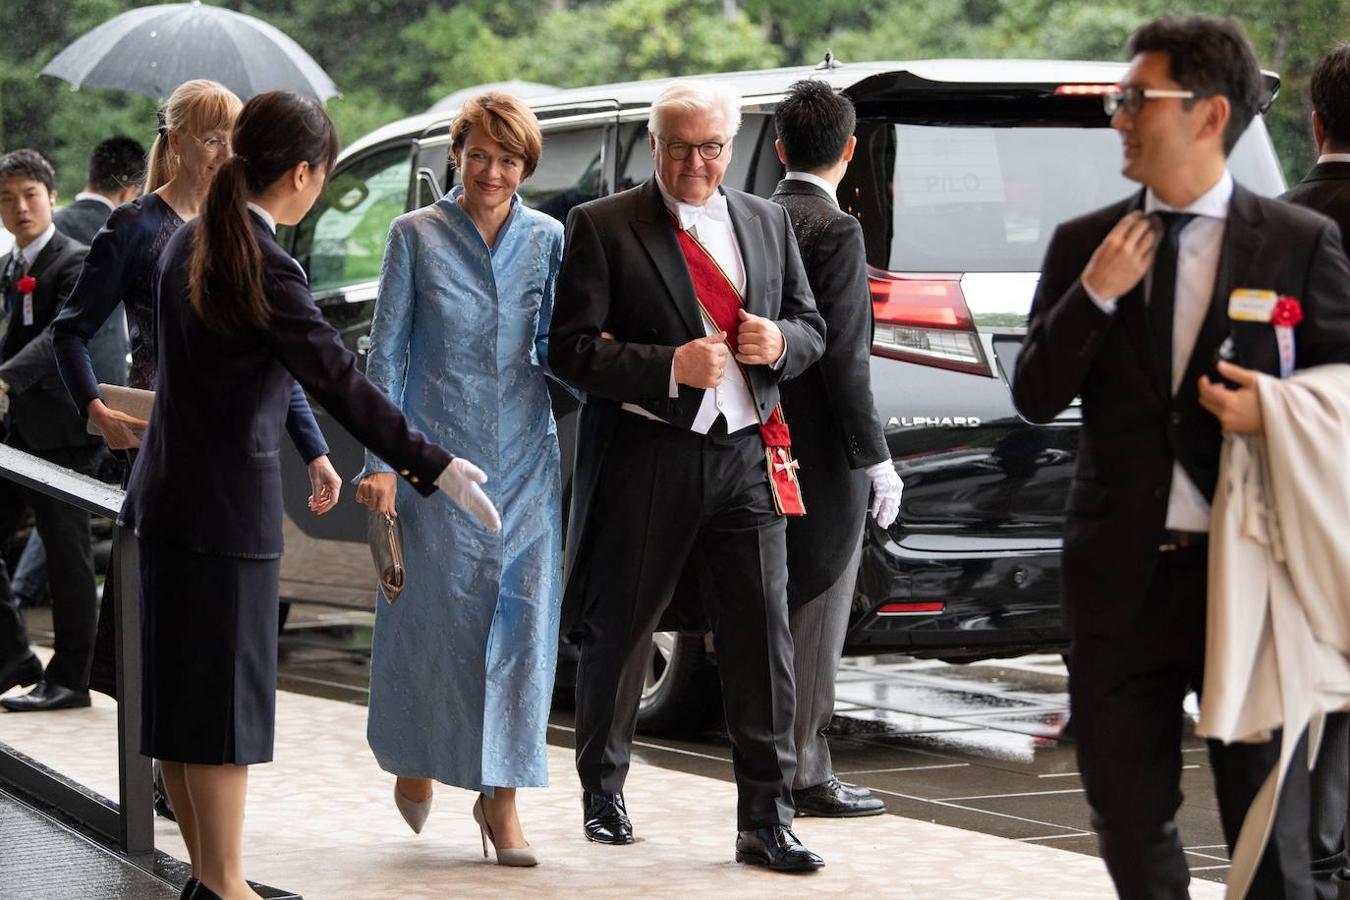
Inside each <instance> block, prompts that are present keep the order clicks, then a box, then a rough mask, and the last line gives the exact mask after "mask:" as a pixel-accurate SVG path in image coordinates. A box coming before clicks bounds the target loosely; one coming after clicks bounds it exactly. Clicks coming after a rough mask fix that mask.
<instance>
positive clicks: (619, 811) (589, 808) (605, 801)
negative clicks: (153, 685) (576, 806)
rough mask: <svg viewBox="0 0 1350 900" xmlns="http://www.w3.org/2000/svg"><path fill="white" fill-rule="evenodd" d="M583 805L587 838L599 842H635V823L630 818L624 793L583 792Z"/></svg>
mask: <svg viewBox="0 0 1350 900" xmlns="http://www.w3.org/2000/svg"><path fill="white" fill-rule="evenodd" d="M581 806H582V809H583V810H584V811H585V813H584V816H583V818H584V820H585V823H584V824H583V825H582V829H583V830H584V831H585V833H586V840H588V841H594V842H595V843H597V844H631V843H633V823H632V822H631V821H630V820H629V818H628V808H627V807H626V806H624V803H623V794H622V793H618V794H592V793H591V792H590V791H582V792H581Z"/></svg>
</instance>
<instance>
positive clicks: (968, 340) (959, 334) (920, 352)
mask: <svg viewBox="0 0 1350 900" xmlns="http://www.w3.org/2000/svg"><path fill="white" fill-rule="evenodd" d="M867 286H868V289H869V290H870V291H871V292H872V315H873V317H874V318H875V320H876V331H875V332H874V334H873V337H872V352H873V353H876V354H877V355H879V356H889V357H891V358H892V359H903V360H906V361H908V362H917V363H923V364H924V365H929V366H937V367H939V368H943V369H954V370H956V371H958V372H970V373H971V374H974V375H992V374H993V373H992V372H991V371H990V369H989V363H988V361H987V360H986V359H985V355H984V350H983V348H982V347H981V345H980V337H979V334H978V333H977V332H976V331H975V322H974V320H973V319H972V318H971V317H970V310H969V309H968V308H967V307H966V298H965V296H964V295H962V293H961V282H960V281H959V280H958V279H957V278H956V277H954V276H922V277H908V278H907V277H903V276H899V275H892V274H890V273H889V272H882V271H880V270H878V269H872V268H870V267H869V269H868V273H867Z"/></svg>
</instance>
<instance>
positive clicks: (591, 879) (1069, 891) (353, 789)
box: [0, 692, 1222, 900]
mask: <svg viewBox="0 0 1350 900" xmlns="http://www.w3.org/2000/svg"><path fill="white" fill-rule="evenodd" d="M277 707H278V745H277V759H276V762H275V763H274V764H272V765H268V766H260V767H256V768H255V769H254V770H253V777H252V782H251V784H250V792H249V794H250V804H249V816H248V821H247V823H246V834H245V854H246V868H247V872H248V875H249V877H250V878H252V879H256V880H258V881H262V882H266V883H268V884H272V885H275V886H277V887H283V888H287V889H290V890H293V891H296V892H297V893H301V894H303V895H304V896H305V897H307V898H370V900H378V898H419V897H428V898H430V897H442V896H445V895H446V894H447V893H454V894H463V893H467V894H470V895H478V896H494V895H496V896H500V895H511V896H527V897H535V896H537V897H551V896H558V895H561V894H569V893H575V894H579V895H581V894H584V895H586V896H588V897H619V896H674V895H685V896H707V895H711V894H713V893H718V894H734V895H737V896H752V897H768V896H775V897H782V896H799V895H801V896H804V895H806V894H808V893H810V894H812V895H818V894H837V895H846V894H854V893H861V894H866V895H870V896H876V897H940V898H944V900H945V898H966V897H969V898H1004V897H1006V898H1024V897H1030V896H1034V897H1038V898H1046V900H1053V898H1074V900H1078V898H1083V897H1110V896H1112V891H1111V887H1110V883H1109V881H1108V879H1107V876H1106V872H1105V870H1104V869H1103V867H1102V865H1101V862H1100V861H1098V860H1096V859H1093V858H1091V857H1088V856H1084V855H1082V854H1079V853H1072V852H1068V851H1065V850H1058V849H1054V848H1050V847H1044V846H1039V845H1037V844H1028V843H1025V842H1019V841H1013V840H1007V839H1004V838H999V837H995V836H991V835H985V834H978V833H975V832H971V831H965V830H961V829H956V828H951V827H947V826H943V825H935V824H932V823H930V822H925V821H918V820H914V819H906V818H902V817H899V816H880V817H876V818H870V819H861V820H852V821H838V820H835V821H827V820H818V819H803V820H801V821H800V822H799V823H798V826H797V830H798V833H799V834H800V835H801V837H802V838H803V840H804V841H805V842H806V843H807V844H808V845H810V846H811V847H812V848H814V849H816V850H817V851H819V852H820V853H821V854H822V855H823V856H824V857H825V858H826V861H827V863H828V865H827V867H826V868H825V869H824V870H823V871H821V872H820V873H818V874H815V875H811V876H804V877H803V876H795V877H794V876H783V875H775V874H772V873H767V872H763V871H761V870H756V869H751V868H748V867H745V866H740V865H737V864H736V863H734V862H733V861H732V843H733V840H734V837H735V831H734V822H735V817H734V807H735V793H734V790H733V788H732V787H731V785H729V784H727V783H726V782H724V781H720V780H718V779H714V778H709V777H705V776H701V775H694V774H689V773H685V772H677V771H672V770H668V769H663V768H657V767H655V766H650V765H643V764H635V765H634V767H633V771H632V774H631V776H630V779H629V789H628V792H627V793H628V798H629V805H630V807H631V808H632V809H633V810H634V813H635V816H636V826H637V831H638V835H639V838H640V840H639V841H638V843H637V844H636V845H634V846H631V847H602V846H598V845H594V844H588V843H586V842H585V841H584V840H583V839H582V837H581V835H580V823H579V817H580V814H579V804H578V797H579V793H580V788H579V786H578V784H577V782H576V776H575V774H574V773H573V770H572V767H571V754H570V752H569V751H567V750H566V749H565V748H561V747H550V748H549V761H550V771H551V772H552V775H553V780H554V783H553V786H552V787H550V788H547V789H543V790H531V791H522V792H521V808H522V816H523V819H524V824H525V829H526V833H527V834H528V835H529V836H530V839H531V841H533V843H534V845H535V847H536V849H537V851H538V852H539V855H540V857H541V858H542V860H543V864H542V865H541V866H540V867H538V868H537V869H531V870H521V869H516V870H510V869H505V868H500V867H497V866H495V865H492V864H490V863H487V862H485V861H484V860H483V859H482V855H481V849H480V847H479V839H478V834H477V829H476V827H475V826H474V824H473V822H472V820H471V819H470V818H469V809H470V807H471V806H472V803H473V799H474V797H473V795H472V794H470V793H468V792H465V791H459V790H451V789H440V790H439V792H438V794H437V796H436V802H435V805H434V809H433V811H432V814H431V818H430V820H429V821H428V823H427V827H426V828H425V829H424V831H423V833H422V834H421V835H413V834H412V833H411V832H409V831H408V829H407V827H406V826H405V825H404V824H403V821H402V820H401V819H400V818H399V815H398V813H397V812H396V810H395V809H394V805H393V802H392V799H391V796H390V795H391V791H392V782H393V779H392V778H391V777H390V776H388V775H386V774H385V773H383V772H381V771H380V770H379V768H378V767H377V766H376V765H375V763H374V760H373V759H372V758H371V755H370V753H369V751H368V750H367V748H366V744H365V710H364V709H362V708H361V707H358V706H354V705H351V704H347V703H341V702H335V701H332V700H323V699H319V698H315V697H309V696H302V695H299V694H293V693H289V692H282V693H281V694H280V695H279V697H278V702H277ZM115 713H116V709H115V706H114V705H113V703H112V702H111V701H109V700H107V699H106V698H103V697H101V696H98V695H96V699H95V702H94V706H93V707H92V708H91V709H87V710H73V711H67V712H60V713H51V714H42V715H12V714H5V715H0V740H3V741H5V742H7V743H10V744H12V745H14V746H15V747H17V748H19V749H21V750H23V751H24V752H25V753H28V754H30V755H32V756H34V757H36V758H39V759H41V760H42V761H43V762H45V763H46V764H48V765H50V766H52V767H53V768H55V769H57V770H59V771H62V772H64V773H65V774H67V775H68V776H71V777H73V778H75V779H76V780H78V781H80V782H82V783H83V784H86V785H89V786H90V787H92V788H93V789H95V790H97V791H99V792H100V793H103V794H105V795H106V796H115V795H116V784H117V777H116V768H115V763H114V753H113V749H114V745H115V740H116V715H115ZM27 827H28V826H22V828H27ZM35 830H36V829H35ZM7 833H8V834H11V835H12V834H13V832H7ZM42 833H44V834H45V832H42ZM18 839H19V838H15V837H11V838H9V839H7V840H6V843H5V846H6V847H12V846H13V841H14V840H18ZM156 843H157V846H158V847H159V848H160V849H162V850H164V851H165V852H167V853H170V854H172V855H174V856H177V857H179V858H183V852H184V851H183V847H182V844H181V842H180V841H179V839H178V836H177V833H176V831H175V830H174V827H173V825H172V824H171V823H169V822H166V821H164V820H158V821H157V826H156ZM4 868H5V870H6V871H8V870H9V866H8V855H7V856H6V865H5V866H4ZM7 887H8V882H5V883H4V886H3V887H0V896H32V892H28V891H23V890H22V882H21V883H20V892H19V893H17V894H15V893H14V892H13V891H12V890H8V889H6V888H7ZM1221 891H1222V887H1221V886H1220V885H1217V884H1210V883H1205V882H1193V883H1192V895H1193V896H1195V897H1208V896H1213V897H1217V896H1220V893H1221ZM81 896H88V897H97V896H109V897H119V896H138V895H137V894H135V893H132V894H125V893H121V894H119V893H116V892H112V893H97V892H96V893H84V894H81ZM147 896H152V895H147Z"/></svg>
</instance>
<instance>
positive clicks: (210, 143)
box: [192, 134, 230, 153]
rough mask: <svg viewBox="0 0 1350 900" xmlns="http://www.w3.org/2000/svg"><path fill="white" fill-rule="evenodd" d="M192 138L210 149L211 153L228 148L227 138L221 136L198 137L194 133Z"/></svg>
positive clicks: (228, 140)
mask: <svg viewBox="0 0 1350 900" xmlns="http://www.w3.org/2000/svg"><path fill="white" fill-rule="evenodd" d="M192 139H193V140H195V141H196V142H197V143H199V144H201V145H202V146H203V147H205V148H206V149H207V150H210V151H211V152H212V153H219V152H220V151H222V150H229V149H230V139H229V138H221V137H209V138H199V137H197V136H196V135H195V134H194V135H193V136H192Z"/></svg>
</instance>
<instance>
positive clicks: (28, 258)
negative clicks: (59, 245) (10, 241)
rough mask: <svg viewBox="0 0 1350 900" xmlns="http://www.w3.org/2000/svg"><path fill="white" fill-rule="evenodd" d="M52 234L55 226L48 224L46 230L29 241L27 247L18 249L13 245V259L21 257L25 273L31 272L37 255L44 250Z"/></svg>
mask: <svg viewBox="0 0 1350 900" xmlns="http://www.w3.org/2000/svg"><path fill="white" fill-rule="evenodd" d="M54 234H56V226H55V225H52V224H48V225H47V230H46V231H44V232H42V234H39V235H38V236H37V237H35V238H33V240H31V241H29V242H28V246H26V247H23V248H20V247H19V245H18V244H15V245H14V257H15V258H16V259H17V258H18V257H19V256H20V255H22V256H23V264H24V266H23V267H24V271H25V272H30V271H32V269H33V263H35V262H37V258H38V254H40V253H41V252H42V251H43V250H44V249H46V247H47V242H48V241H50V240H51V239H52V235H54Z"/></svg>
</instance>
